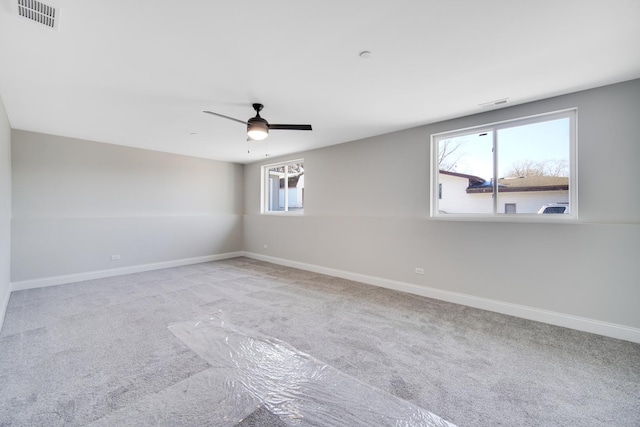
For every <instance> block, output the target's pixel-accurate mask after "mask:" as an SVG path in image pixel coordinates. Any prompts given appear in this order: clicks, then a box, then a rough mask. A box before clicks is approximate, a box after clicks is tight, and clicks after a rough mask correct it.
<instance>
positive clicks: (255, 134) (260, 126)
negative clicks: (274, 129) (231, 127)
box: [247, 116, 269, 140]
mask: <svg viewBox="0 0 640 427" xmlns="http://www.w3.org/2000/svg"><path fill="white" fill-rule="evenodd" d="M247 134H248V135H249V136H250V137H251V139H257V140H261V139H265V138H266V137H267V136H268V135H269V123H268V122H267V121H266V120H265V119H263V118H262V117H259V116H256V117H252V118H250V119H249V121H248V122H247Z"/></svg>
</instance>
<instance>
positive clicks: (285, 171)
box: [262, 160, 304, 213]
mask: <svg viewBox="0 0 640 427" xmlns="http://www.w3.org/2000/svg"><path fill="white" fill-rule="evenodd" d="M303 209H304V160H292V161H290V162H286V163H277V164H273V165H266V166H263V167H262V213H270V212H302V211H303Z"/></svg>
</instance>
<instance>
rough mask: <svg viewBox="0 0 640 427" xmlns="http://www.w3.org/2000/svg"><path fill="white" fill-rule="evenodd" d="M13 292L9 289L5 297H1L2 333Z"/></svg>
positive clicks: (0, 329) (0, 316)
mask: <svg viewBox="0 0 640 427" xmlns="http://www.w3.org/2000/svg"><path fill="white" fill-rule="evenodd" d="M10 295H11V290H10V289H9V290H8V291H7V292H6V293H5V295H2V296H0V331H2V325H3V323H4V315H5V314H6V313H7V307H8V306H9V296H10Z"/></svg>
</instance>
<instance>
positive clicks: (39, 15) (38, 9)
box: [18, 0, 59, 28]
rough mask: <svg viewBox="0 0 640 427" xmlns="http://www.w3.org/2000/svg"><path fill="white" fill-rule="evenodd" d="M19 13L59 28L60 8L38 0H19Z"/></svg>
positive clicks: (40, 22) (48, 25)
mask: <svg viewBox="0 0 640 427" xmlns="http://www.w3.org/2000/svg"><path fill="white" fill-rule="evenodd" d="M18 15H20V16H23V17H25V18H27V19H29V20H31V21H35V22H37V23H39V24H42V25H46V26H47V27H50V28H57V23H58V21H57V19H58V15H59V13H58V9H57V8H56V7H53V6H49V5H47V4H44V3H42V2H39V1H37V0H18Z"/></svg>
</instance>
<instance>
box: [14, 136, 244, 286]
mask: <svg viewBox="0 0 640 427" xmlns="http://www.w3.org/2000/svg"><path fill="white" fill-rule="evenodd" d="M11 159H12V177H13V180H12V187H13V220H12V241H11V254H12V255H11V280H12V281H13V282H20V281H28V280H32V279H38V278H47V277H52V276H61V275H72V274H79V273H83V272H91V271H99V270H108V269H114V268H124V267H130V266H139V265H146V264H155V263H162V262H168V261H174V260H185V259H191V258H199V257H206V256H211V255H218V254H225V253H232V252H236V251H241V250H242V212H243V198H242V191H243V166H242V165H239V164H232V163H226V162H218V161H213V160H205V159H198V158H192V157H186V156H179V155H175V154H166V153H160V152H154V151H148V150H141V149H135V148H127V147H121V146H117V145H111V144H101V143H97V142H91V141H83V140H77V139H71V138H63V137H57V136H52V135H44V134H38V133H33V132H25V131H19V130H13V131H12V151H11ZM111 255H120V257H121V258H120V260H119V261H112V260H111Z"/></svg>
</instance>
